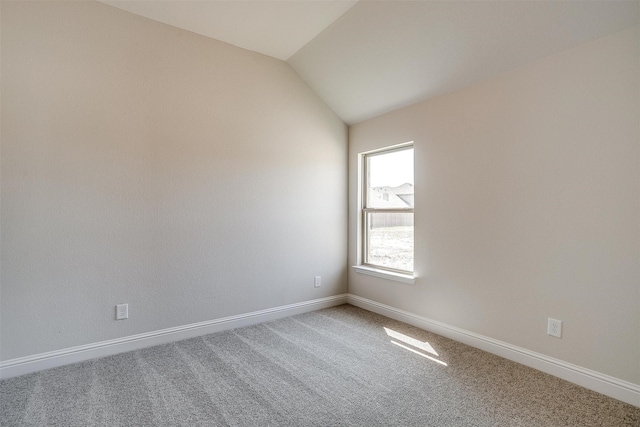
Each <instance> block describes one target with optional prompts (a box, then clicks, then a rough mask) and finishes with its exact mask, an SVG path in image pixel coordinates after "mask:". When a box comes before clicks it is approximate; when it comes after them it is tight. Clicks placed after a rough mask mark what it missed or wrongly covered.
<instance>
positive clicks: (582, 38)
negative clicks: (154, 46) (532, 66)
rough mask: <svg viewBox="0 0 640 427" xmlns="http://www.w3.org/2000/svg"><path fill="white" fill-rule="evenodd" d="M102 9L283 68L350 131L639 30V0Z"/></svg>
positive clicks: (305, 2) (146, 4) (226, 0)
mask: <svg viewBox="0 0 640 427" xmlns="http://www.w3.org/2000/svg"><path fill="white" fill-rule="evenodd" d="M103 3H107V4H109V5H112V6H115V7H118V8H121V9H125V10H127V11H129V12H133V13H136V14H139V15H142V16H146V17H147V18H151V19H154V20H156V21H160V22H164V23H167V24H170V25H173V26H176V27H180V28H183V29H186V30H189V31H193V32H195V33H199V34H202V35H205V36H208V37H212V38H215V39H218V40H222V41H224V42H227V43H231V44H233V45H236V46H239V47H242V48H245V49H249V50H252V51H256V52H260V53H263V54H265V55H269V56H273V57H275V58H278V59H281V60H285V61H287V62H288V63H289V64H290V65H291V66H292V67H293V68H294V69H295V70H296V72H297V73H298V74H299V75H300V76H301V77H302V78H303V79H304V80H305V81H306V82H307V83H308V84H309V85H310V86H311V87H312V88H313V89H314V90H315V91H316V92H317V93H318V95H319V96H320V97H321V98H322V99H323V100H324V101H325V102H326V103H327V104H328V105H329V107H331V108H332V109H333V111H335V112H336V114H338V115H339V116H340V117H341V118H342V119H343V120H344V121H345V122H346V123H348V124H353V123H357V122H359V121H362V120H365V119H368V118H370V117H373V116H376V115H379V114H382V113H385V112H388V111H391V110H394V109H397V108H400V107H403V106H406V105H410V104H412V103H415V102H418V101H421V100H424V99H428V98H430V97H433V96H437V95H441V94H444V93H447V92H451V91H454V90H457V89H460V88H462V87H464V86H467V85H469V84H472V83H474V82H477V81H480V80H483V79H486V78H490V77H493V76H495V75H497V74H500V73H503V72H505V71H508V70H510V69H513V68H516V67H518V66H521V65H524V64H526V63H529V62H533V61H536V60H538V59H541V58H543V57H545V56H549V55H553V54H555V53H558V52H561V51H563V50H566V49H569V48H571V47H574V46H577V45H579V44H583V43H588V42H590V41H592V40H595V39H598V38H601V37H605V36H607V35H609V34H612V33H615V32H618V31H621V30H623V29H625V28H627V27H630V26H633V25H637V24H639V23H640V2H639V1H637V0H631V1H606V0H602V1H527V0H523V1H427V0H424V1H403V0H387V1H384V0H360V1H353V0H349V1H347V0H338V1H333V0H288V1H286V0H285V1H282V0H258V1H245V0H223V1H190V0H173V1H163V0H155V1H113V0H104V1H103Z"/></svg>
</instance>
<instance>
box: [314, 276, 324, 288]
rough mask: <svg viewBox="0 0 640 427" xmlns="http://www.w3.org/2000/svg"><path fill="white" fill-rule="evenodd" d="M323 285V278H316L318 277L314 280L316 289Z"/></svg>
mask: <svg viewBox="0 0 640 427" xmlns="http://www.w3.org/2000/svg"><path fill="white" fill-rule="evenodd" d="M321 284H322V277H321V276H316V277H314V278H313V287H314V288H319V287H320V285H321Z"/></svg>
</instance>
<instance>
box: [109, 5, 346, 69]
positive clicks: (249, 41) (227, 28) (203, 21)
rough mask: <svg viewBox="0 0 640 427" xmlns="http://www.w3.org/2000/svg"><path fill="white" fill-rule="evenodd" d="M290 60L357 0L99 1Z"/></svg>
mask: <svg viewBox="0 0 640 427" xmlns="http://www.w3.org/2000/svg"><path fill="white" fill-rule="evenodd" d="M99 1H101V2H102V3H106V4H108V5H111V6H115V7H117V8H120V9H124V10H126V11H129V12H132V13H135V14H138V15H142V16H145V17H147V18H150V19H153V20H155V21H159V22H163V23H165V24H169V25H173V26H174V27H178V28H182V29H185V30H189V31H192V32H194V33H198V34H202V35H204V36H207V37H211V38H213V39H217V40H222V41H224V42H227V43H230V44H232V45H235V46H238V47H242V48H245V49H248V50H252V51H255V52H260V53H263V54H265V55H269V56H273V57H274V58H278V59H282V60H283V61H286V60H287V59H289V57H290V56H291V55H293V54H294V53H296V52H297V51H298V50H299V49H300V48H301V47H303V46H304V45H305V44H307V43H308V42H310V41H311V40H312V39H313V38H314V37H315V36H317V35H318V33H320V32H321V31H322V30H324V29H325V28H327V26H329V25H330V24H331V23H332V22H333V21H335V20H336V19H337V18H338V17H340V15H342V14H343V13H345V12H346V11H347V10H349V8H351V7H352V6H353V5H355V4H356V3H357V0H337V1H336V0H199V1H198V0H195V1H194V0H149V1H141V0H99Z"/></svg>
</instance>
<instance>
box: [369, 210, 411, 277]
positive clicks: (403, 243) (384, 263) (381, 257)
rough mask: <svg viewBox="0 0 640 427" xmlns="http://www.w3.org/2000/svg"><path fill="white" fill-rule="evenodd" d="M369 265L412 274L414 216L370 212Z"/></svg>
mask: <svg viewBox="0 0 640 427" xmlns="http://www.w3.org/2000/svg"><path fill="white" fill-rule="evenodd" d="M366 227H367V230H366V235H367V237H368V241H367V260H366V262H367V264H374V265H378V266H381V267H386V268H392V269H395V270H403V271H413V213H407V212H367V220H366Z"/></svg>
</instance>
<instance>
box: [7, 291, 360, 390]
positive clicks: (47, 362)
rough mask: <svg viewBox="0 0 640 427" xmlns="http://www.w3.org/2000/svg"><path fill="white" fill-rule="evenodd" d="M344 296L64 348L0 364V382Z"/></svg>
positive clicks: (305, 309) (236, 325) (330, 304)
mask: <svg viewBox="0 0 640 427" xmlns="http://www.w3.org/2000/svg"><path fill="white" fill-rule="evenodd" d="M346 302H347V294H340V295H335V296H330V297H326V298H319V299H315V300H311V301H304V302H299V303H295V304H289V305H284V306H280V307H274V308H268V309H266V310H260V311H254V312H251V313H245V314H239V315H236V316H229V317H223V318H221V319H215V320H208V321H205V322H199V323H192V324H190V325H184V326H177V327H174V328H168V329H162V330H159V331H153V332H146V333H143V334H138V335H131V336H128V337H123V338H116V339H113V340H108V341H101V342H97V343H92V344H87V345H81V346H77V347H70V348H65V349H62V350H56V351H50V352H47V353H40V354H36V355H32V356H26V357H20V358H17V359H11V360H7V361H4V362H0V379H5V378H11V377H15V376H18V375H24V374H29V373H31V372H37V371H42V370H44V369H50V368H56V367H58V366H63V365H69V364H71V363H77V362H83V361H85V360H90V359H95V358H98V357H105V356H111V355H113V354H118V353H123V352H125V351H132V350H138V349H141V348H146V347H151V346H154V345H159V344H167V343H171V342H175V341H180V340H184V339H187V338H193V337H197V336H201V335H206V334H211V333H214V332H220V331H224V330H228V329H235V328H239V327H242V326H249V325H254V324H257V323H262V322H268V321H270V320H276V319H281V318H283V317H288V316H293V315H296V314H301V313H307V312H310V311H315V310H320V309H322V308H329V307H333V306H336V305H340V304H346Z"/></svg>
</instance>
